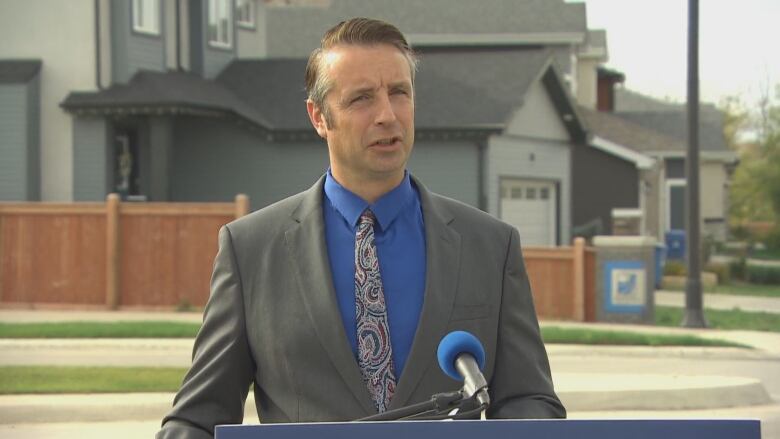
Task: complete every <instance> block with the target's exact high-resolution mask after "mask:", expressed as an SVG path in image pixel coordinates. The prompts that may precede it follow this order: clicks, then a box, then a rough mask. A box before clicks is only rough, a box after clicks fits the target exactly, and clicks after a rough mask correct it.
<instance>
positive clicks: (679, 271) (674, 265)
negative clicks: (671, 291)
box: [664, 261, 688, 276]
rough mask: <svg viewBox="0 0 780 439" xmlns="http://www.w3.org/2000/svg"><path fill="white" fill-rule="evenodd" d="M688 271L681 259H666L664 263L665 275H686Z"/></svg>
mask: <svg viewBox="0 0 780 439" xmlns="http://www.w3.org/2000/svg"><path fill="white" fill-rule="evenodd" d="M687 272H688V271H687V270H686V269H685V264H684V263H683V262H680V261H666V264H665V265H664V276H685V275H686V273H687Z"/></svg>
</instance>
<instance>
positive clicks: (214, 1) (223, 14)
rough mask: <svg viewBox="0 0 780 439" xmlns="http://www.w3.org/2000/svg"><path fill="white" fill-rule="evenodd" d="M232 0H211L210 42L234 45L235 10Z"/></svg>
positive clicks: (216, 44) (229, 46)
mask: <svg viewBox="0 0 780 439" xmlns="http://www.w3.org/2000/svg"><path fill="white" fill-rule="evenodd" d="M231 3H232V2H231V0H209V31H208V32H209V33H208V35H209V44H210V45H212V46H214V47H223V48H227V49H229V48H231V47H233V11H232V10H231V7H230V6H231Z"/></svg>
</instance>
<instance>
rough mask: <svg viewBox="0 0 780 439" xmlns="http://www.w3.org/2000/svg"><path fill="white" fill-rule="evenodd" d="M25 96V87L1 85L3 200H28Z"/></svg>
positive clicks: (0, 177)
mask: <svg viewBox="0 0 780 439" xmlns="http://www.w3.org/2000/svg"><path fill="white" fill-rule="evenodd" d="M26 95H27V86H26V85H23V84H0V201H23V200H26V199H27V184H26V182H27V177H28V175H27V174H28V167H27V144H28V139H27V137H28V135H27V124H28V123H29V122H30V121H29V120H28V111H26V110H27V108H26V107H27V96H26ZM20 110H21V111H20Z"/></svg>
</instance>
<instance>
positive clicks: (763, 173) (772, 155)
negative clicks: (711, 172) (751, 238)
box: [724, 86, 780, 223]
mask: <svg viewBox="0 0 780 439" xmlns="http://www.w3.org/2000/svg"><path fill="white" fill-rule="evenodd" d="M779 101H780V86H778V87H776V92H775V99H768V98H764V99H761V100H760V102H759V108H758V109H757V116H758V117H756V116H753V117H750V116H748V114H749V113H747V112H746V111H744V110H743V109H742V107H741V105H739V101H738V100H734V99H731V100H728V101H726V103H725V105H724V110H725V111H726V123H725V124H724V135H725V136H726V138H727V140H730V141H731V142H733V144H734V145H735V146H736V145H737V144H738V143H739V141H738V136H739V133H740V132H741V131H743V130H744V129H745V128H748V129H751V130H752V131H753V133H754V134H755V142H754V143H753V144H747V145H745V144H743V145H740V146H739V147H738V148H737V151H738V152H739V159H740V163H739V165H738V166H737V169H736V171H735V173H734V177H733V180H732V184H731V194H730V195H731V212H730V213H731V220H732V222H736V223H744V222H746V221H772V222H775V223H777V222H778V221H780V103H779ZM729 137H731V138H729Z"/></svg>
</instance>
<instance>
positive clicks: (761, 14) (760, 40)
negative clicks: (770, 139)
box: [569, 0, 780, 107]
mask: <svg viewBox="0 0 780 439" xmlns="http://www.w3.org/2000/svg"><path fill="white" fill-rule="evenodd" d="M569 1H570V2H572V3H574V2H575V1H573V0H569ZM576 2H581V1H579V0H578V1H576ZM585 4H586V8H587V14H588V28H589V29H606V31H607V45H608V50H609V61H608V62H607V63H606V66H607V67H609V68H612V69H615V70H618V71H620V72H623V73H624V74H625V75H626V81H625V83H624V84H625V86H626V88H629V89H632V90H636V91H639V92H641V93H643V94H646V95H649V96H654V97H656V98H666V99H671V100H674V101H677V102H684V101H685V97H686V86H687V57H688V54H687V44H688V42H687V38H688V0H585ZM699 20H700V21H699V32H700V33H699V84H700V85H699V87H700V95H701V100H702V101H706V102H712V103H718V102H719V101H720V100H721V99H722V98H724V97H727V96H739V97H740V98H741V99H742V101H743V103H745V104H746V105H747V106H748V107H750V106H751V105H754V104H755V103H756V102H757V101H758V99H759V98H760V97H761V96H762V95H763V94H765V93H766V90H769V91H770V94H772V95H774V84H780V0H699Z"/></svg>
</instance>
